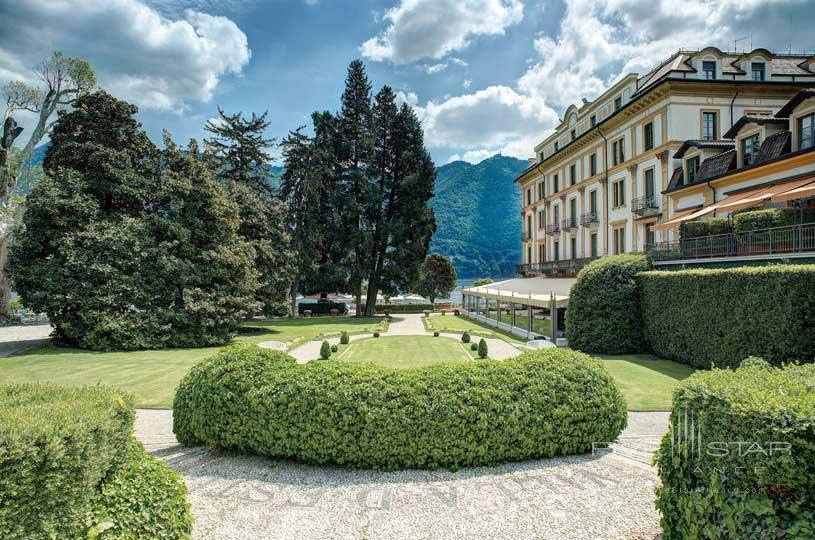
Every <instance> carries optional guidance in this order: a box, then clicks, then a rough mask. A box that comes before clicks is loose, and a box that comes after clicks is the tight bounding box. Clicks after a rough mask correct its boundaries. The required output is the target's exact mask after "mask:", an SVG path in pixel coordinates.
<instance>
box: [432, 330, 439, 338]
mask: <svg viewBox="0 0 815 540" xmlns="http://www.w3.org/2000/svg"><path fill="white" fill-rule="evenodd" d="M440 335H441V334H440V333H439V331H438V330H436V331H434V332H433V337H439V336H440Z"/></svg>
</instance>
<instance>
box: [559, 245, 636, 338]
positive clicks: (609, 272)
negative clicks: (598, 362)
mask: <svg viewBox="0 0 815 540" xmlns="http://www.w3.org/2000/svg"><path fill="white" fill-rule="evenodd" d="M650 269H651V262H650V260H649V259H648V258H647V257H645V256H644V255H634V254H631V255H612V256H609V257H602V258H600V259H597V260H596V261H592V262H591V263H589V264H588V265H587V266H586V267H585V268H583V270H581V271H580V273H579V274H577V280H576V281H575V284H574V285H573V286H572V291H571V295H570V297H569V309H567V310H566V337H567V338H568V340H569V346H570V347H572V348H574V349H579V350H581V351H584V352H587V353H593V354H626V353H638V352H642V350H643V348H644V343H645V341H644V338H643V335H642V317H641V314H640V307H639V293H638V290H637V280H636V275H637V274H638V273H639V272H642V271H645V270H650Z"/></svg>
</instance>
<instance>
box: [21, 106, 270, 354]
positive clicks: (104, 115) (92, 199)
mask: <svg viewBox="0 0 815 540" xmlns="http://www.w3.org/2000/svg"><path fill="white" fill-rule="evenodd" d="M136 112H137V109H136V107H135V106H134V105H131V104H129V103H125V102H123V101H119V100H117V99H115V98H113V97H112V96H110V95H109V94H107V93H105V92H96V93H93V94H89V95H85V96H82V97H80V98H79V99H78V100H77V101H76V102H75V103H74V109H73V110H72V111H71V112H60V113H59V119H58V121H57V123H56V125H55V126H54V129H53V132H52V135H51V140H52V143H53V144H52V146H51V147H50V149H49V150H48V152H47V154H46V156H45V163H44V169H45V173H46V175H45V177H44V178H43V180H42V181H41V182H40V183H39V184H38V185H37V186H35V187H34V189H33V191H32V193H31V195H30V196H29V197H28V201H27V204H26V210H25V214H24V217H23V222H22V226H21V228H20V229H19V233H18V236H17V237H16V240H15V243H14V246H13V249H12V251H11V254H10V260H9V270H10V272H11V274H12V276H13V278H14V283H15V286H16V288H17V291H18V292H19V293H20V295H21V296H22V298H23V302H24V304H25V305H27V306H29V307H31V308H33V309H34V310H36V311H43V312H46V313H47V314H48V316H49V318H50V319H51V321H52V322H53V323H54V325H55V327H56V334H57V337H58V338H59V339H61V340H62V341H64V342H66V343H69V344H73V345H77V346H79V347H86V348H93V349H140V348H158V347H196V346H205V345H214V344H221V343H225V342H226V341H228V340H229V339H230V337H231V336H232V335H233V334H234V332H235V331H236V330H237V327H238V325H239V323H240V320H241V317H242V316H243V315H244V314H245V313H246V312H247V311H248V310H250V309H252V308H253V307H254V303H253V298H254V294H255V291H256V289H257V287H258V283H257V274H256V273H255V271H254V269H253V267H252V262H253V249H252V246H251V245H249V244H248V243H247V242H246V241H244V240H243V239H242V238H241V237H240V236H239V235H238V226H239V218H238V208H237V206H236V204H235V203H234V202H232V201H231V200H230V199H229V198H228V197H227V195H226V193H225V192H224V189H223V188H222V187H221V186H220V185H219V184H218V183H217V181H216V180H215V179H214V178H213V177H212V174H211V171H210V169H209V168H208V166H207V165H206V163H204V162H203V161H202V160H201V159H199V157H198V155H199V152H198V148H197V145H195V144H194V143H191V145H190V148H189V149H188V151H187V152H183V151H181V150H180V149H179V148H177V147H176V146H175V145H174V144H173V142H172V141H171V140H170V139H169V137H167V138H166V139H165V146H166V150H165V151H164V152H159V151H158V149H157V148H156V147H155V146H154V145H153V143H152V142H150V140H149V138H148V137H147V135H146V134H145V133H144V132H143V131H142V130H141V129H140V125H139V124H138V123H137V122H136V120H135V119H134V118H133V116H134V115H135V114H136Z"/></svg>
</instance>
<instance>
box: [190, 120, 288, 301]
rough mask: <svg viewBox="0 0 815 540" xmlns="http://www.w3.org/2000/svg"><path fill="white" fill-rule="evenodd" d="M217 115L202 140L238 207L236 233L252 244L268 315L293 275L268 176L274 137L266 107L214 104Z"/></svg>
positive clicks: (259, 295)
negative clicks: (236, 109)
mask: <svg viewBox="0 0 815 540" xmlns="http://www.w3.org/2000/svg"><path fill="white" fill-rule="evenodd" d="M218 115H219V118H218V120H217V121H213V120H210V121H209V122H208V123H207V125H206V126H205V127H204V129H205V130H206V131H207V132H208V133H211V134H212V136H211V137H210V138H208V139H205V140H204V143H205V148H206V155H207V157H208V158H209V160H210V161H211V163H212V164H213V167H214V169H215V171H216V175H217V176H218V178H219V179H220V180H221V182H222V183H223V185H224V186H225V187H226V190H227V193H228V194H229V196H230V197H231V198H232V199H233V200H234V201H235V202H236V203H237V204H238V208H239V211H240V229H239V233H240V235H241V236H242V237H243V238H244V239H246V241H248V242H249V243H250V244H251V246H252V247H253V248H254V250H255V260H254V262H255V268H256V269H257V270H258V272H260V283H261V286H260V288H259V289H257V293H256V296H255V300H256V301H257V302H259V303H260V305H261V306H262V308H263V312H264V313H265V314H266V315H271V314H272V313H273V312H274V311H276V309H277V306H278V305H279V304H280V302H281V301H283V300H284V299H285V298H286V294H287V291H288V288H289V285H290V280H291V273H292V268H291V262H290V261H291V252H290V251H289V238H288V235H287V234H286V230H285V229H286V226H285V223H284V222H285V217H286V215H285V209H284V208H283V207H282V205H281V204H280V202H279V200H278V199H277V197H276V196H275V193H274V190H273V188H272V187H271V186H270V185H269V184H268V182H267V176H268V163H269V161H270V160H271V155H270V154H269V153H268V149H269V148H270V147H271V146H272V144H273V141H272V140H271V139H267V138H266V136H265V132H266V130H267V129H268V127H269V122H268V121H267V120H266V116H267V113H263V114H262V115H260V116H258V115H256V114H255V113H252V116H251V117H250V118H244V117H243V115H242V114H241V113H236V114H226V113H225V112H224V111H223V110H222V109H221V108H220V107H219V108H218Z"/></svg>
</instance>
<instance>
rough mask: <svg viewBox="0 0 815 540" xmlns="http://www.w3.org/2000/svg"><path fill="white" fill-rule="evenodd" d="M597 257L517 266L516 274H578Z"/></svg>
mask: <svg viewBox="0 0 815 540" xmlns="http://www.w3.org/2000/svg"><path fill="white" fill-rule="evenodd" d="M596 258H597V257H582V258H580V259H561V260H559V261H544V262H540V263H531V264H516V265H515V272H517V273H518V274H530V273H544V272H563V271H569V272H577V271H578V270H580V269H581V268H583V267H584V266H586V265H587V264H589V263H590V262H591V261H593V260H595V259H596Z"/></svg>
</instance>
